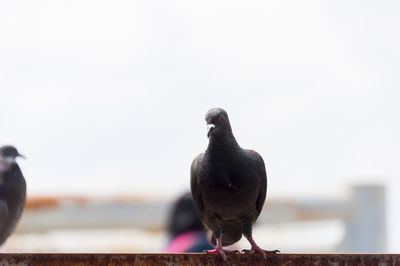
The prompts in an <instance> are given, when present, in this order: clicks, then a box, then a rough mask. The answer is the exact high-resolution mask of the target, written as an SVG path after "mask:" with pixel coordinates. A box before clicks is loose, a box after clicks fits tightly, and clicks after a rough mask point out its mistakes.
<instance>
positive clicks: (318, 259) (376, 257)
mask: <svg viewBox="0 0 400 266" xmlns="http://www.w3.org/2000/svg"><path fill="white" fill-rule="evenodd" d="M228 260H229V262H230V264H231V265H232V266H233V265H264V263H263V261H262V260H261V256H259V255H252V254H229V255H228ZM0 265H35V266H36V265H38V266H40V265H43V266H48V265H52V266H53V265H58V266H63V265H110V266H112V265H148V266H153V265H157V266H158V265H223V261H222V259H221V258H220V256H218V255H216V254H162V253H159V254H156V253H154V254H134V253H132V254H119V253H114V254H106V253H104V254H102V253H98V254H85V253H74V254H67V253H0ZM266 265H332V266H333V265H335V266H336V265H337V266H342V265H343V266H353V265H379V266H388V265H393V266H400V254H276V255H269V256H268V261H267V264H266Z"/></svg>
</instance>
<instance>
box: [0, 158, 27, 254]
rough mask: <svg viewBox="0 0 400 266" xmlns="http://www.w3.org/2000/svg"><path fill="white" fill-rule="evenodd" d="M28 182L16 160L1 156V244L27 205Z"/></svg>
mask: <svg viewBox="0 0 400 266" xmlns="http://www.w3.org/2000/svg"><path fill="white" fill-rule="evenodd" d="M25 198H26V183H25V179H24V177H23V175H22V172H21V169H20V168H19V166H18V164H17V163H16V162H15V160H9V159H8V158H7V159H6V158H3V157H1V156H0V246H1V245H2V244H3V243H4V242H5V240H6V239H7V238H8V237H9V236H10V235H11V233H12V232H13V230H14V228H15V226H16V224H17V222H18V220H19V218H20V217H21V214H22V211H23V209H24V206H25Z"/></svg>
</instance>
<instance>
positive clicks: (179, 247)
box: [165, 192, 213, 253]
mask: <svg viewBox="0 0 400 266" xmlns="http://www.w3.org/2000/svg"><path fill="white" fill-rule="evenodd" d="M168 233H169V234H170V238H171V240H170V242H169V244H168V246H167V248H166V249H165V252H179V253H180V252H202V251H204V250H207V249H212V248H213V246H212V245H211V244H210V243H209V240H208V239H207V233H206V231H205V229H204V227H203V225H202V223H201V221H200V218H199V216H198V215H197V212H196V209H195V207H194V204H193V199H192V195H191V194H190V192H187V193H185V194H183V195H182V196H180V197H179V198H178V199H177V200H176V202H175V203H174V204H173V206H172V210H171V214H170V218H169V221H168Z"/></svg>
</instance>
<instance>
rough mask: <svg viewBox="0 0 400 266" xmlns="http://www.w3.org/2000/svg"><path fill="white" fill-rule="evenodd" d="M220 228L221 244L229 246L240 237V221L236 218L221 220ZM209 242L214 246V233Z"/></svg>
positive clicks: (241, 227) (241, 228)
mask: <svg viewBox="0 0 400 266" xmlns="http://www.w3.org/2000/svg"><path fill="white" fill-rule="evenodd" d="M221 229H222V232H221V233H222V246H229V245H232V244H234V243H236V242H237V241H239V240H240V239H241V238H242V230H243V226H242V223H241V222H239V221H237V220H224V221H221ZM211 243H212V244H213V245H214V246H215V245H216V240H215V237H214V235H213V236H212V237H211Z"/></svg>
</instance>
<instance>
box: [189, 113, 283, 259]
mask: <svg viewBox="0 0 400 266" xmlns="http://www.w3.org/2000/svg"><path fill="white" fill-rule="evenodd" d="M205 120H206V122H207V129H208V132H207V136H208V138H209V143H208V147H207V150H206V151H205V152H204V153H201V154H199V155H198V156H196V157H195V159H194V160H193V162H192V165H191V169H190V187H191V192H192V196H193V201H194V204H195V207H196V210H197V212H198V214H199V217H200V219H201V221H202V222H203V225H204V226H205V227H206V228H207V229H209V230H211V231H212V239H211V242H212V243H213V244H214V245H216V248H215V249H214V250H209V251H206V252H207V253H219V254H220V255H221V256H222V258H223V260H224V261H225V262H226V263H227V264H229V262H228V260H227V258H226V253H227V252H238V251H231V250H225V249H224V248H223V246H228V245H232V244H234V243H235V242H237V241H239V240H240V239H241V238H242V235H244V236H245V237H246V238H247V240H248V241H249V242H250V244H251V250H249V251H247V252H250V253H255V252H258V253H261V255H262V256H263V259H264V262H266V254H267V253H268V254H270V253H271V254H275V253H276V252H278V250H274V251H266V250H263V249H261V248H260V247H259V246H258V245H257V244H256V242H255V241H254V239H253V237H252V226H253V224H254V223H255V221H256V220H257V217H258V216H259V215H260V212H261V210H262V208H263V205H264V201H265V197H266V192H267V174H266V170H265V165H264V161H263V159H262V157H261V156H260V155H259V154H258V153H257V152H255V151H253V150H246V149H242V148H241V147H240V146H239V144H238V143H237V141H236V139H235V137H234V136H233V133H232V128H231V125H230V123H229V118H228V114H227V112H226V111H225V110H223V109H221V108H214V109H211V110H209V111H208V112H207V114H206V117H205Z"/></svg>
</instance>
